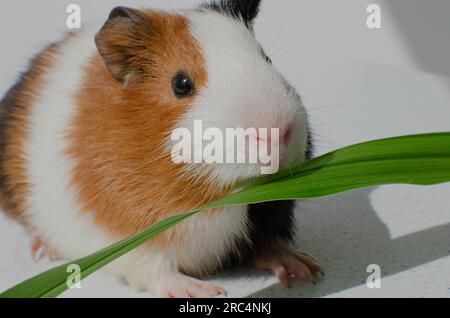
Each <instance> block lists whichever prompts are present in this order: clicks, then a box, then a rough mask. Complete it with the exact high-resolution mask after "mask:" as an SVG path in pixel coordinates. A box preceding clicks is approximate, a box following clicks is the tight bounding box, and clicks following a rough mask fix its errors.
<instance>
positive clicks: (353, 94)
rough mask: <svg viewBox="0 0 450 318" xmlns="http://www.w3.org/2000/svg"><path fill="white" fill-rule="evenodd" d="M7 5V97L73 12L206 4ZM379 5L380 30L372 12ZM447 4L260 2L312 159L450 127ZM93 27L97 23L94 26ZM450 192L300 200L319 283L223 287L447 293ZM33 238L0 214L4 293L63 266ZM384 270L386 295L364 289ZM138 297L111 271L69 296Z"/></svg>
mask: <svg viewBox="0 0 450 318" xmlns="http://www.w3.org/2000/svg"><path fill="white" fill-rule="evenodd" d="M4 2H5V3H3V5H2V10H0V40H1V43H2V48H1V53H0V57H1V59H0V71H1V72H0V93H1V94H3V93H4V92H5V91H6V90H7V89H8V88H9V86H11V85H12V83H13V82H14V80H15V78H16V76H17V73H18V71H19V70H22V69H23V68H24V66H25V65H26V61H27V59H28V58H29V57H30V56H31V55H32V54H34V53H36V52H37V51H38V50H39V49H40V48H43V47H44V46H45V45H46V44H47V43H48V42H49V41H51V40H55V39H58V38H60V37H61V34H62V32H64V31H66V29H65V20H66V17H67V14H66V13H65V10H66V7H67V5H68V4H70V3H78V4H80V5H81V8H82V17H83V22H84V23H87V22H88V21H97V22H95V23H98V24H99V25H100V24H101V22H103V20H104V19H105V18H106V16H107V15H108V13H109V11H110V10H111V9H112V8H113V7H114V6H115V5H129V6H142V5H144V6H146V7H154V8H165V9H169V8H186V7H189V6H191V5H193V4H196V3H199V1H188V0H183V1H181V0H176V1H175V0H171V1H156V0H154V1H151V0H144V1H126V0H122V1H106V0H103V1H89V0H83V1H82V0H78V1H66V0H64V1H62V0H58V1H56V0H53V1H50V0H40V1H31V0H28V1H24V0H15V1H12V0H9V1H4ZM370 3H378V4H380V5H381V8H382V29H381V30H369V29H368V28H367V26H366V17H367V13H366V7H367V5H368V4H370ZM449 14H450V1H448V0H433V1H425V0H386V1H367V0H343V1H333V0H301V1H299V0H295V1H294V0H277V1H275V0H265V1H264V5H263V8H262V12H261V15H260V17H259V19H258V22H257V25H256V32H257V36H258V38H259V39H260V40H261V42H262V43H263V46H264V47H265V49H266V51H267V52H268V54H269V55H270V56H271V58H272V60H273V61H274V64H275V65H276V67H278V68H279V69H280V70H281V71H282V72H283V73H284V74H285V75H286V76H287V77H288V79H289V80H290V81H291V82H292V83H293V84H294V86H295V87H296V88H297V89H298V90H299V92H300V94H301V95H302V98H303V100H304V102H305V104H306V106H307V109H308V110H309V112H310V116H311V125H312V127H313V130H314V135H315V138H316V147H317V153H318V154H319V153H324V152H326V151H330V150H333V149H336V148H339V147H342V146H345V145H348V144H353V143H356V142H360V141H365V140H369V139H376V138H382V137H388V136H395V135H403V134H413V133H424V132H433V131H450V62H449V58H450V32H449V31H450V20H449V19H448V15H449ZM89 23H90V22H89ZM449 190H450V186H449V185H448V184H445V185H439V186H432V187H416V186H404V185H395V186H384V187H379V188H374V189H365V190H359V191H354V192H350V193H346V194H342V195H338V196H334V197H329V198H323V199H318V200H311V201H308V202H304V203H302V204H301V206H300V208H299V210H298V214H299V227H300V242H299V244H300V245H299V246H300V247H301V248H305V249H307V250H309V251H311V252H312V253H313V254H314V255H315V256H316V257H317V258H318V259H319V261H320V262H321V263H322V265H323V267H324V268H325V270H326V272H327V276H326V278H325V279H324V280H323V281H322V282H321V283H320V284H318V285H317V286H314V287H313V286H309V285H306V284H303V283H299V284H296V285H295V287H294V288H292V289H289V290H286V289H283V288H281V287H279V286H278V285H273V284H274V283H275V280H274V279H273V278H272V277H270V276H268V275H265V274H264V273H257V272H254V271H251V270H244V271H240V272H233V273H225V274H221V275H220V277H218V278H216V280H217V281H218V282H219V283H220V284H222V285H223V286H224V287H226V288H227V289H228V290H229V292H230V295H231V296H249V295H252V296H269V297H270V296H294V297H300V296H306V297H316V296H321V297H326V296H331V297H354V296H356V297H410V296H412V297H419V296H421V297H431V296H438V297H449V296H450V257H449V252H450V195H449ZM29 245H30V238H29V237H28V236H27V234H26V233H25V232H24V230H23V229H21V228H20V227H19V226H17V225H16V224H15V223H13V222H11V221H9V220H6V219H5V218H4V216H3V215H2V214H0V290H3V289H6V288H8V287H10V286H11V285H13V284H15V283H18V282H20V281H21V280H23V279H25V278H27V277H29V276H30V275H33V274H37V273H39V272H41V271H42V270H44V269H46V268H49V267H52V266H55V265H56V264H57V263H49V262H42V263H40V264H34V263H33V262H32V261H31V258H30V252H29V251H30V246H29ZM373 263H375V264H378V265H380V266H381V269H382V272H383V279H382V288H381V289H379V290H371V289H368V288H367V287H366V285H365V280H366V278H367V276H368V274H367V273H366V267H367V266H368V265H369V264H373ZM80 295H83V296H90V297H96V296H107V297H108V296H110V297H127V296H142V297H148V295H147V294H137V293H135V292H134V291H132V290H131V289H130V288H128V287H127V286H125V285H124V284H123V283H122V282H120V281H119V280H117V279H116V278H114V277H112V276H110V275H109V274H108V273H104V272H100V273H96V274H94V275H93V276H92V277H91V278H89V279H88V280H86V282H85V283H84V284H83V288H82V289H81V290H78V291H71V292H69V293H67V294H66V296H80Z"/></svg>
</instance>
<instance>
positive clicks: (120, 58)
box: [95, 7, 158, 84]
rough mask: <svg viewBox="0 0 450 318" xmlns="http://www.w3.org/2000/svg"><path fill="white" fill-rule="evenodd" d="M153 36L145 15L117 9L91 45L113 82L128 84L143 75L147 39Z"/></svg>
mask: <svg viewBox="0 0 450 318" xmlns="http://www.w3.org/2000/svg"><path fill="white" fill-rule="evenodd" d="M157 33H158V29H157V27H155V26H154V25H152V21H151V18H150V17H149V16H148V15H146V14H145V13H143V12H141V11H139V10H135V9H130V8H125V7H117V8H115V9H114V10H112V12H111V14H110V15H109V18H108V20H107V21H106V23H105V24H104V26H103V27H102V29H101V30H100V31H99V32H98V33H97V35H96V36H95V43H96V45H97V49H98V51H99V53H100V55H101V56H102V58H103V60H104V61H105V63H106V66H107V67H108V69H109V71H110V72H111V74H112V75H113V76H114V78H115V79H117V80H118V81H120V82H121V83H123V84H130V83H132V82H135V81H137V80H138V79H139V75H141V74H142V73H143V71H144V65H145V63H146V60H147V59H148V48H149V46H150V45H151V39H152V38H154V36H155V34H157Z"/></svg>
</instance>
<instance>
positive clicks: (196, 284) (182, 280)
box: [157, 273, 227, 298]
mask: <svg viewBox="0 0 450 318" xmlns="http://www.w3.org/2000/svg"><path fill="white" fill-rule="evenodd" d="M219 295H224V296H226V295H227V292H226V291H225V290H224V289H223V288H221V287H219V286H216V285H214V284H211V283H209V282H205V281H202V280H198V279H195V278H192V277H188V276H185V275H183V274H181V273H173V274H170V276H165V277H164V276H162V277H161V280H160V283H159V284H158V288H157V296H158V297H163V298H212V297H216V296H219Z"/></svg>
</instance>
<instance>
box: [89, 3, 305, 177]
mask: <svg viewBox="0 0 450 318" xmlns="http://www.w3.org/2000/svg"><path fill="white" fill-rule="evenodd" d="M260 2H261V1H260V0H222V1H217V2H212V3H209V4H205V5H203V6H201V7H198V8H195V9H191V10H183V11H179V12H177V13H174V14H169V13H162V12H157V11H138V10H134V9H128V8H116V9H115V10H114V11H113V12H112V13H111V15H110V17H109V20H108V21H107V23H106V24H105V26H104V27H103V29H102V30H101V31H100V32H99V33H98V34H97V37H96V43H97V47H98V50H99V52H100V54H101V56H102V58H103V59H104V61H105V63H106V65H107V66H108V69H109V70H110V72H111V73H112V75H113V76H114V78H115V79H116V80H117V81H118V82H120V84H121V85H123V86H124V87H126V90H127V92H128V93H127V96H132V98H133V100H134V101H135V100H136V98H137V96H139V98H138V99H139V100H140V103H141V104H142V105H139V106H138V108H139V109H141V108H145V109H146V110H145V111H146V112H147V113H145V112H141V113H140V114H139V116H141V117H145V124H144V125H147V126H148V128H149V129H152V130H153V131H156V132H159V135H158V134H156V135H155V134H153V135H152V136H151V137H150V138H156V139H157V141H158V145H163V146H162V148H161V151H163V152H166V153H167V154H168V155H169V157H171V158H172V159H173V161H174V162H173V164H174V165H180V166H182V169H180V171H182V173H184V174H186V175H189V176H190V177H193V176H194V177H195V176H202V177H205V178H207V179H208V180H211V181H212V182H216V183H218V184H222V185H230V184H235V183H238V182H239V181H242V180H246V179H249V178H253V177H256V176H258V175H261V173H262V171H263V170H262V168H263V167H266V166H270V165H272V166H275V168H276V169H275V170H274V171H272V172H276V171H277V170H278V167H279V168H280V169H282V168H288V167H291V166H293V165H296V164H299V163H301V162H302V161H304V160H305V158H306V156H307V152H308V144H309V142H308V123H307V116H306V112H305V109H304V107H303V105H302V103H301V100H300V97H299V95H298V94H297V92H296V91H295V89H294V88H293V87H291V86H290V85H289V84H288V82H287V81H286V80H285V79H284V78H283V76H282V75H281V74H280V73H279V72H278V71H277V70H276V69H275V68H274V66H273V65H272V61H271V60H270V58H269V57H268V56H267V55H266V53H265V51H264V49H263V48H262V46H261V45H260V44H259V42H258V41H257V39H256V37H255V33H254V29H253V25H254V20H255V19H256V17H257V15H258V11H259V9H260ZM239 128H241V129H242V130H244V137H245V138H244V141H246V142H247V143H248V146H247V147H244V148H239V140H237V139H234V140H232V141H231V140H229V138H227V136H228V137H231V135H230V134H228V132H227V130H229V131H230V132H231V130H235V129H239ZM274 129H275V130H276V131H275V130H274ZM176 131H179V132H188V133H190V135H189V136H187V135H186V134H179V135H178V139H177V138H176V137H175V138H174V132H176ZM208 131H209V133H208ZM235 132H236V130H235ZM220 133H221V134H220ZM175 135H176V134H175ZM181 135H183V137H182V138H180V136H181ZM220 135H221V136H220ZM220 137H222V138H223V139H222V140H217V139H220ZM184 138H191V140H190V142H191V148H190V151H189V154H188V156H187V157H189V158H190V160H187V161H186V160H184V161H183V162H176V159H174V156H173V154H174V149H176V151H175V153H176V152H177V151H180V150H181V148H180V142H181V141H182V142H185V141H186V140H182V139H184ZM198 139H200V141H199V140H198ZM274 139H276V140H274ZM252 141H253V142H252ZM153 142H154V141H153ZM212 142H216V144H215V147H213V148H211V146H210V147H209V148H208V145H210V144H211V143H212ZM183 144H184V145H186V143H183ZM177 147H178V148H177ZM217 147H223V149H222V151H220V152H221V153H222V154H221V155H222V158H223V161H222V162H211V160H208V158H207V157H208V153H209V154H210V155H211V154H212V153H214V157H215V158H216V159H217V158H218V157H217V155H218V148H217ZM252 147H256V148H255V149H253V150H254V151H256V153H258V160H257V162H245V163H243V162H238V160H237V157H238V156H239V151H241V150H242V149H244V151H245V153H246V155H245V158H246V159H247V160H248V161H249V160H250V156H249V153H250V151H251V149H252ZM205 148H208V149H209V152H208V150H207V149H205ZM211 149H213V150H212V151H211ZM256 149H261V152H262V149H265V150H266V151H265V152H266V154H267V155H269V154H270V160H277V161H278V162H277V163H275V164H274V162H267V161H266V162H262V161H261V158H260V157H259V154H261V152H259V151H258V150H256ZM185 150H186V149H184V150H181V151H185ZM229 152H234V153H233V154H232V155H231V156H229V155H228V154H229ZM275 152H276V155H275V154H274V153H275ZM180 155H181V154H180ZM181 157H184V159H186V153H184V154H183V155H181ZM233 157H234V159H236V160H235V161H230V159H232V158H233ZM199 159H200V161H199ZM209 159H211V158H209ZM227 159H228V160H227ZM266 159H267V158H266Z"/></svg>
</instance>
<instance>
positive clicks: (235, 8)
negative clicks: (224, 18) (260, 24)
mask: <svg viewBox="0 0 450 318" xmlns="http://www.w3.org/2000/svg"><path fill="white" fill-rule="evenodd" d="M260 5H261V0H217V1H214V2H211V3H208V4H205V5H203V6H202V8H204V9H208V10H213V11H217V12H219V13H222V14H225V15H228V16H230V17H232V18H234V19H239V20H242V21H243V22H244V23H245V25H247V27H250V26H251V25H252V23H253V20H255V18H256V17H257V16H258V13H259V8H260Z"/></svg>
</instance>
